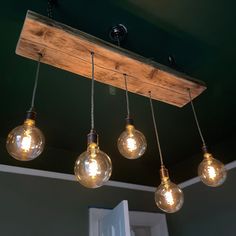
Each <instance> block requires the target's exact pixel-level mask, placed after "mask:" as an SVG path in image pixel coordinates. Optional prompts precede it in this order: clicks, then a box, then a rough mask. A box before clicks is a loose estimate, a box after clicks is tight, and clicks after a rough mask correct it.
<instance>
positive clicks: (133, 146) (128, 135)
mask: <svg viewBox="0 0 236 236" xmlns="http://www.w3.org/2000/svg"><path fill="white" fill-rule="evenodd" d="M124 79H125V91H126V105H127V118H126V127H125V130H124V131H123V132H122V133H121V135H120V137H119V138H118V141H117V147H118V150H119V152H120V154H121V155H122V156H124V157H125V158H128V159H137V158H139V157H141V156H142V155H143V154H144V153H145V151H146V148H147V142H146V138H145V136H144V135H143V134H142V133H141V132H140V131H138V130H137V129H135V127H134V122H133V119H132V118H130V109H129V97H128V89H127V80H126V74H124Z"/></svg>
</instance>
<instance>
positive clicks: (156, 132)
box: [149, 91, 164, 166]
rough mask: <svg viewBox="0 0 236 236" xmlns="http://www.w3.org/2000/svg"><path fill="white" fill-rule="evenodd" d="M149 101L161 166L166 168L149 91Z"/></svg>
mask: <svg viewBox="0 0 236 236" xmlns="http://www.w3.org/2000/svg"><path fill="white" fill-rule="evenodd" d="M149 101H150V106H151V112H152V121H153V125H154V130H155V135H156V142H157V146H158V150H159V155H160V161H161V166H164V162H163V157H162V151H161V145H160V140H159V134H158V131H157V125H156V119H155V114H154V109H153V104H152V95H151V91H149Z"/></svg>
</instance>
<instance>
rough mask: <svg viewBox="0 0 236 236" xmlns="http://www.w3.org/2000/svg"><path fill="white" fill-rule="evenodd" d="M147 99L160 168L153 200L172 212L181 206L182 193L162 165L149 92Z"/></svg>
mask: <svg viewBox="0 0 236 236" xmlns="http://www.w3.org/2000/svg"><path fill="white" fill-rule="evenodd" d="M149 100H150V106H151V113H152V120H153V125H154V130H155V135H156V141H157V146H158V150H159V155H160V162H161V169H160V177H161V184H160V185H159V186H158V188H157V189H156V191H155V202H156V205H157V206H158V207H159V208H160V209H161V210H162V211H164V212H167V213H174V212H176V211H178V210H179V209H180V208H181V207H182V205H183V203H184V194H183V191H182V190H181V188H180V187H179V186H178V185H176V184H174V183H172V182H171V181H170V178H169V173H168V170H167V169H166V168H165V166H164V162H163V157H162V151H161V145H160V140H159V135H158V131H157V125H156V120H155V115H154V109H153V104H152V98H151V92H149Z"/></svg>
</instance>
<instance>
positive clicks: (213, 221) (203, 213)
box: [167, 169, 236, 236]
mask: <svg viewBox="0 0 236 236" xmlns="http://www.w3.org/2000/svg"><path fill="white" fill-rule="evenodd" d="M235 179H236V169H232V170H230V171H229V172H228V178H227V180H226V182H225V183H224V185H222V186H221V187H218V188H209V187H207V186H205V185H203V184H202V183H197V184H194V185H192V186H189V187H187V188H185V189H184V194H185V202H184V205H183V208H182V209H181V210H180V211H179V212H177V213H175V214H172V215H168V216H167V220H168V227H169V233H170V236H200V235H201V236H235V235H236V224H235V218H236V202H235V200H236V188H235Z"/></svg>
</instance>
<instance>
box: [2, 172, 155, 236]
mask: <svg viewBox="0 0 236 236" xmlns="http://www.w3.org/2000/svg"><path fill="white" fill-rule="evenodd" d="M0 186H1V187H0V199H1V207H0V235H3V236H87V235H88V208H89V207H90V206H94V207H104V208H113V207H114V206H116V205H117V204H118V203H119V202H120V201H122V200H123V199H127V200H128V202H129V208H130V209H131V210H140V211H152V212H153V211H155V210H157V207H156V206H155V203H154V199H153V194H152V193H148V192H142V191H134V190H128V189H121V188H114V187H102V188H100V189H95V190H90V189H85V188H83V187H81V186H80V185H79V184H78V183H76V182H72V181H63V180H56V179H49V178H44V177H34V176H26V175H18V174H10V173H3V172H0Z"/></svg>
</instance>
